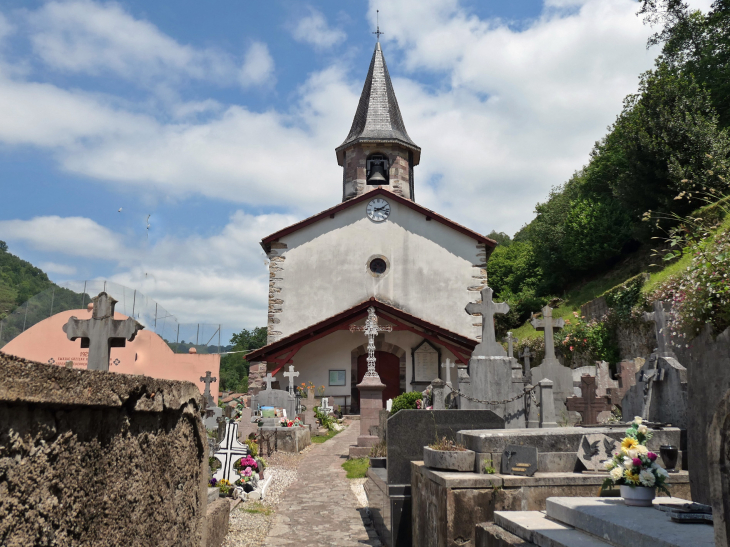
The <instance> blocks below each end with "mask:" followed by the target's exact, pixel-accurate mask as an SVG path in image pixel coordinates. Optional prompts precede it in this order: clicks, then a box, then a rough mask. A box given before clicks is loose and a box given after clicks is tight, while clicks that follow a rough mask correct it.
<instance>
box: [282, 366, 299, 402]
mask: <svg viewBox="0 0 730 547" xmlns="http://www.w3.org/2000/svg"><path fill="white" fill-rule="evenodd" d="M297 376H299V373H298V372H294V365H289V372H285V373H284V377H285V378H289V395H294V378H296V377H297Z"/></svg>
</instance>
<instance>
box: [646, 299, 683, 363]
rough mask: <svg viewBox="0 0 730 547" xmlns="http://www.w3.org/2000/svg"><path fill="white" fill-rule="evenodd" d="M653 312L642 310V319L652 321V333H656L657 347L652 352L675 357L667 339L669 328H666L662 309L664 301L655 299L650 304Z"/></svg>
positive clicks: (664, 314)
mask: <svg viewBox="0 0 730 547" xmlns="http://www.w3.org/2000/svg"><path fill="white" fill-rule="evenodd" d="M652 307H653V309H654V311H653V312H644V316H643V318H644V321H647V322H651V321H653V322H654V333H655V334H656V343H657V347H656V350H655V351H654V353H655V354H656V355H658V356H660V357H675V358H676V355H675V354H674V352H673V351H672V349H671V343H670V341H669V329H668V328H667V314H666V312H665V311H664V302H662V301H661V300H657V301H655V302H654V303H653V304H652Z"/></svg>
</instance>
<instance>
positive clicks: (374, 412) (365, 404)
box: [357, 376, 385, 447]
mask: <svg viewBox="0 0 730 547" xmlns="http://www.w3.org/2000/svg"><path fill="white" fill-rule="evenodd" d="M357 389H359V390H360V436H359V437H358V438H357V446H358V447H370V446H373V445H374V444H376V443H377V442H378V436H377V435H370V428H371V427H372V426H377V425H379V423H380V411H381V410H383V390H384V389H385V384H384V383H383V382H381V381H380V377H377V376H375V377H373V376H365V377H364V378H363V379H362V382H360V383H359V384H358V385H357Z"/></svg>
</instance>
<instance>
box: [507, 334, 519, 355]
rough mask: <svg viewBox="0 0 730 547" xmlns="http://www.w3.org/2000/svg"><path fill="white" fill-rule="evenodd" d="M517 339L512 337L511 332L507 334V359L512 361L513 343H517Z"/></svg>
mask: <svg viewBox="0 0 730 547" xmlns="http://www.w3.org/2000/svg"><path fill="white" fill-rule="evenodd" d="M519 341H520V340H519V338H515V337H514V336H512V331H510V332H508V333H507V357H509V358H510V359H512V358H513V357H514V346H513V344H514V343H515V342H519Z"/></svg>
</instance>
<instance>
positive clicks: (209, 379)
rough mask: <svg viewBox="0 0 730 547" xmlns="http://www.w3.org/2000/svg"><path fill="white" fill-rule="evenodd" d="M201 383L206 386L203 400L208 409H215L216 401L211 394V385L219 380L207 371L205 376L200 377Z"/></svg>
mask: <svg viewBox="0 0 730 547" xmlns="http://www.w3.org/2000/svg"><path fill="white" fill-rule="evenodd" d="M200 381H201V382H203V383H204V384H205V391H204V392H203V399H205V404H206V406H207V407H213V406H215V401H214V400H213V395H211V393H210V384H211V383H213V382H217V381H218V379H217V378H216V377H215V376H211V375H210V371H209V370H206V371H205V376H201V377H200Z"/></svg>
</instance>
